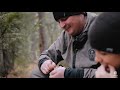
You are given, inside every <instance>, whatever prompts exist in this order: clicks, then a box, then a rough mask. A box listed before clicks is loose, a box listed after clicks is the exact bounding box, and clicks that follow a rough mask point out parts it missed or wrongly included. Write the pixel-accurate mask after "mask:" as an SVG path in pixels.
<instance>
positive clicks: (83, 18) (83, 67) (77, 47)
mask: <svg viewBox="0 0 120 90" xmlns="http://www.w3.org/2000/svg"><path fill="white" fill-rule="evenodd" d="M53 16H54V18H55V20H56V21H57V22H58V23H59V25H60V27H61V28H62V29H64V31H63V32H62V33H61V35H60V36H59V37H58V39H57V40H56V41H55V42H54V43H53V44H52V45H51V46H50V47H49V48H48V50H45V51H44V52H43V53H42V54H41V55H40V58H39V65H38V66H39V71H34V72H33V74H32V77H33V78H35V77H36V78H38V77H40V78H44V77H49V78H93V77H94V76H95V75H94V73H95V70H96V68H97V63H96V62H95V61H94V55H95V52H94V50H93V49H92V48H91V47H90V45H89V41H88V36H87V32H88V30H89V27H90V25H91V23H92V22H93V20H94V19H95V17H96V15H95V14H93V13H86V12H53ZM62 60H64V61H65V62H66V63H67V64H68V66H69V67H68V68H66V67H62V66H59V67H56V66H57V64H58V63H59V62H60V61H62Z"/></svg>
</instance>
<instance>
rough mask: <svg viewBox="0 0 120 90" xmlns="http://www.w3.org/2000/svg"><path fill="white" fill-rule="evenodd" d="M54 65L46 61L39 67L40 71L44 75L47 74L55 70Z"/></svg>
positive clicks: (50, 61)
mask: <svg viewBox="0 0 120 90" xmlns="http://www.w3.org/2000/svg"><path fill="white" fill-rule="evenodd" d="M55 66H56V64H55V63H54V62H53V61H52V60H47V61H45V62H44V63H43V64H42V65H41V71H42V72H43V73H44V74H48V73H49V72H50V71H51V70H53V69H54V68H55Z"/></svg>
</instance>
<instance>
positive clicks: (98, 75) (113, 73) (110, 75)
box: [95, 65, 117, 78]
mask: <svg viewBox="0 0 120 90" xmlns="http://www.w3.org/2000/svg"><path fill="white" fill-rule="evenodd" d="M108 68H109V72H107V71H106V69H105V66H104V65H101V66H100V67H99V68H98V69H97V71H96V72H95V77H96V78H117V72H116V71H115V68H114V67H113V66H110V65H109V66H108Z"/></svg>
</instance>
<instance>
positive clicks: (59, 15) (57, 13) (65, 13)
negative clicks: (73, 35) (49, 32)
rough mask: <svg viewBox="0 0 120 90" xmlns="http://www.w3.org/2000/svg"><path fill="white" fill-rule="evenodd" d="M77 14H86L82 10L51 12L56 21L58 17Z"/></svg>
mask: <svg viewBox="0 0 120 90" xmlns="http://www.w3.org/2000/svg"><path fill="white" fill-rule="evenodd" d="M79 14H84V15H87V13H84V12H53V16H54V19H55V20H56V21H58V20H59V19H60V18H65V17H69V16H72V15H79Z"/></svg>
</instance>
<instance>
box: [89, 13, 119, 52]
mask: <svg viewBox="0 0 120 90" xmlns="http://www.w3.org/2000/svg"><path fill="white" fill-rule="evenodd" d="M89 31H90V32H89V38H90V44H91V46H92V47H93V48H95V49H97V50H100V51H105V52H109V53H115V54H118V53H120V12H104V13H102V14H100V15H99V16H98V17H97V18H96V19H95V21H94V23H93V24H92V25H91V27H90V30H89Z"/></svg>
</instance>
